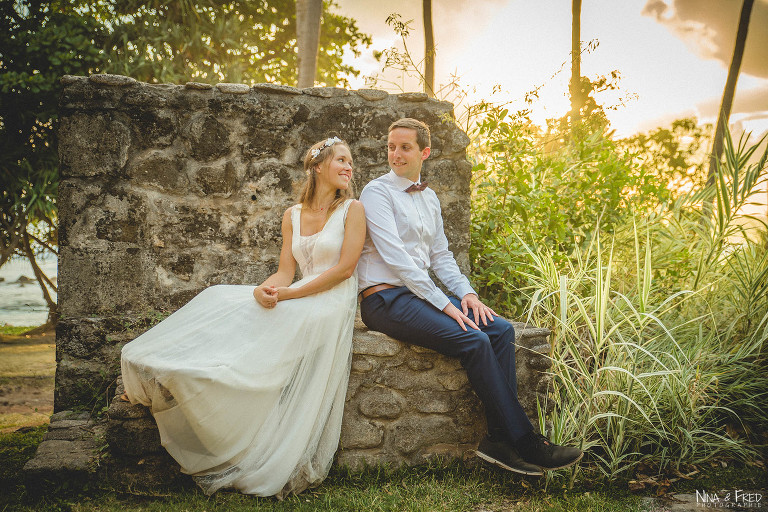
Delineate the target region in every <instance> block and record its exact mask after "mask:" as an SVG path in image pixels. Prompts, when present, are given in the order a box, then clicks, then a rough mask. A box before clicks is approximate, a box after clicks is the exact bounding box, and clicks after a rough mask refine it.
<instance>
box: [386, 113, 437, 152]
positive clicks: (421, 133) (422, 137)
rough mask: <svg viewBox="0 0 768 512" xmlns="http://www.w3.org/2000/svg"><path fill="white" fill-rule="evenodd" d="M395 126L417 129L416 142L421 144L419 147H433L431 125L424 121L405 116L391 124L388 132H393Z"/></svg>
mask: <svg viewBox="0 0 768 512" xmlns="http://www.w3.org/2000/svg"><path fill="white" fill-rule="evenodd" d="M395 128H408V129H409V130H416V144H418V145H419V149H424V148H429V147H432V138H431V136H430V135H429V126H427V125H426V124H425V123H422V122H421V121H419V120H418V119H413V118H412V117H404V118H402V119H398V120H397V121H395V122H394V123H392V124H391V125H389V130H388V131H387V133H389V132H391V131H392V130H394V129H395Z"/></svg>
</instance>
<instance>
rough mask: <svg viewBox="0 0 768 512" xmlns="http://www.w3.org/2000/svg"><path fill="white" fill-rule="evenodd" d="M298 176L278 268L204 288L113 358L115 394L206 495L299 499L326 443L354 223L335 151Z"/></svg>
mask: <svg viewBox="0 0 768 512" xmlns="http://www.w3.org/2000/svg"><path fill="white" fill-rule="evenodd" d="M304 169H305V171H306V172H307V180H306V183H305V185H304V189H303V191H302V193H301V199H300V203H299V204H297V205H295V206H292V207H291V208H288V210H286V212H285V215H283V223H282V234H283V246H282V250H281V252H280V264H279V267H278V270H277V272H276V273H274V274H272V275H271V276H270V277H269V278H268V279H267V280H266V281H264V282H263V283H262V284H261V285H259V286H258V287H256V288H255V289H254V288H253V286H248V285H217V286H211V287H209V288H207V289H205V290H203V291H202V292H200V294H198V295H197V296H196V297H195V298H193V299H192V300H191V301H190V302H189V303H187V304H186V305H184V306H183V307H182V308H181V309H179V310H178V311H176V312H175V313H173V314H172V315H171V316H169V317H168V318H166V319H165V320H164V321H162V322H161V323H159V324H158V325H156V326H154V327H153V328H152V329H150V330H149V331H147V332H145V333H144V334H142V335H141V336H139V337H138V338H136V339H135V340H133V341H131V342H130V343H128V344H127V345H125V346H124V347H123V350H122V358H121V365H122V374H123V383H124V384H125V398H126V399H128V400H130V401H131V402H132V403H140V404H143V405H146V406H148V407H149V408H150V410H151V411H152V414H153V416H154V417H155V420H156V421H157V426H158V429H159V431H160V438H161V441H162V444H163V446H164V447H165V448H166V449H167V450H168V452H169V453H170V454H171V455H172V456H173V457H174V458H175V459H176V461H178V463H179V464H180V465H181V468H182V471H183V472H184V473H188V474H190V475H193V477H194V479H195V481H196V482H197V483H198V485H199V486H200V487H201V488H202V489H203V490H204V491H205V492H206V494H211V493H213V492H215V491H216V490H217V489H220V488H224V487H234V488H235V489H237V490H239V491H241V492H243V493H248V494H256V495H260V496H271V495H276V496H278V497H280V498H282V497H284V496H286V495H288V494H290V493H298V492H301V491H302V490H304V489H306V488H307V487H309V486H314V485H317V484H319V483H320V482H321V481H322V480H323V479H324V478H325V477H326V476H327V475H328V471H329V469H330V466H331V463H332V461H333V455H334V453H335V452H336V448H337V446H338V442H339V435H340V431H341V416H342V411H343V408H344V399H345V395H346V391H347V380H348V378H349V365H350V359H351V344H352V328H353V325H354V316H355V309H356V307H357V303H356V294H357V282H356V277H355V275H354V273H355V266H356V265H357V260H358V258H359V256H360V252H361V250H362V248H363V241H364V238H365V214H364V211H363V206H362V204H360V203H359V202H358V201H356V200H354V199H352V197H353V195H352V187H351V179H352V156H351V154H350V151H349V147H348V146H347V144H346V143H345V142H343V141H342V140H340V139H338V138H337V137H332V138H329V139H327V140H324V141H320V142H318V143H316V144H314V145H313V146H312V147H311V148H310V150H309V151H308V152H307V155H306V156H305V158H304ZM297 263H298V265H299V268H300V269H301V274H302V276H303V277H302V279H301V280H299V281H296V282H295V283H293V284H291V282H292V281H293V278H294V274H295V270H296V264H297ZM254 298H255V300H254Z"/></svg>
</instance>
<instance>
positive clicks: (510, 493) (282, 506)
mask: <svg viewBox="0 0 768 512" xmlns="http://www.w3.org/2000/svg"><path fill="white" fill-rule="evenodd" d="M44 432H45V427H39V428H35V429H27V430H26V431H24V432H15V433H12V434H2V435H0V461H2V464H0V511H3V512H4V511H6V510H8V511H10V510H18V511H27V512H32V511H35V512H37V511H77V512H86V511H115V512H117V511H146V512H152V511H158V512H160V511H162V512H166V511H168V512H185V511H193V510H194V511H203V510H205V511H214V510H226V511H233V512H237V511H245V510H268V511H318V510H322V511H355V512H358V511H398V512H400V511H410V512H422V511H423V512H427V511H478V512H479V511H489V512H490V511H510V510H513V511H516V512H539V511H572V510H579V511H586V512H590V511H594V512H597V511H601V512H602V511H617V512H618V511H643V510H649V511H650V510H654V509H655V507H654V504H653V502H652V501H651V500H649V499H648V497H644V496H642V495H636V494H632V493H630V492H629V491H627V481H626V480H619V479H617V480H616V481H614V482H613V483H612V484H611V485H607V484H595V483H591V484H590V483H583V482H582V483H579V484H578V485H577V486H576V487H575V488H573V489H571V490H569V489H568V488H567V475H566V474H564V473H560V474H556V475H555V476H554V478H552V479H550V480H547V479H544V478H531V479H525V478H520V477H517V476H514V475H511V474H510V473H507V472H504V471H501V470H496V469H495V468H492V467H487V466H485V465H471V464H467V463H461V462H452V463H449V464H448V465H447V466H441V465H439V464H432V465H426V466H421V467H416V468H400V469H387V468H382V467H369V468H366V469H364V470H362V471H357V472H352V471H349V470H348V469H346V468H337V467H334V469H333V470H332V471H331V474H330V475H329V477H328V479H327V480H326V481H325V482H324V483H323V484H322V485H321V486H319V487H317V488H315V489H311V490H308V491H305V492H304V493H302V494H300V495H298V496H292V497H290V498H288V499H286V500H284V501H278V500H276V499H273V498H257V497H253V496H247V495H242V494H239V493H236V492H230V491H224V492H221V491H220V492H218V493H216V494H214V495H213V496H205V495H204V494H203V493H202V492H201V491H199V490H198V489H196V488H174V489H168V490H165V491H157V492H144V493H142V492H133V493H127V492H125V490H124V489H120V485H119V482H117V483H115V484H113V485H112V486H103V487H101V488H94V489H90V490H87V491H85V492H81V493H79V494H72V493H71V492H68V493H67V492H64V491H65V490H62V492H54V493H48V494H46V495H43V496H33V495H30V494H29V493H28V492H27V490H26V488H25V487H24V485H23V482H22V480H21V474H20V472H21V468H22V467H23V466H24V463H25V462H26V461H27V460H28V459H29V458H31V457H32V456H33V455H34V452H35V447H36V446H37V444H38V443H39V442H40V441H41V440H42V436H43V434H44ZM767 479H768V477H766V473H765V471H764V468H761V467H746V466H729V467H727V468H722V467H720V466H717V467H708V468H706V469H704V470H703V471H702V473H701V475H700V478H697V479H696V480H680V481H678V482H676V483H674V484H673V486H672V487H671V488H670V489H669V492H686V493H693V492H694V490H695V489H708V490H716V489H722V488H739V489H766V488H768V481H767ZM587 481H588V480H587ZM645 493H646V494H647V495H648V496H651V495H653V489H649V490H647V491H645Z"/></svg>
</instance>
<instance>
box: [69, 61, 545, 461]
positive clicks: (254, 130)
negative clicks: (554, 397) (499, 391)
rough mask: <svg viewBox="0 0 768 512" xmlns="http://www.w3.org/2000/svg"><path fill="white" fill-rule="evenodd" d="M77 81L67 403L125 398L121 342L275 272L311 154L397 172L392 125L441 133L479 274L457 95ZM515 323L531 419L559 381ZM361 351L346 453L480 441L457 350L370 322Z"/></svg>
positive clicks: (435, 173)
mask: <svg viewBox="0 0 768 512" xmlns="http://www.w3.org/2000/svg"><path fill="white" fill-rule="evenodd" d="M62 83H63V90H62V94H61V103H60V120H61V121H60V122H61V125H60V131H59V138H60V142H59V144H60V149H59V154H60V161H61V177H62V179H61V184H60V192H59V215H60V231H59V246H60V255H59V295H58V296H59V307H60V311H61V313H62V320H61V321H60V323H59V326H58V328H57V354H56V358H57V363H58V366H57V372H56V395H55V409H56V411H63V410H68V409H72V408H78V407H84V406H89V407H93V406H94V405H96V406H97V408H98V404H99V403H102V404H103V403H104V402H105V400H107V397H109V398H111V396H112V395H113V392H114V388H115V383H116V382H117V378H118V373H119V355H120V349H121V347H122V346H123V344H124V343H126V342H128V341H130V340H131V339H133V338H135V337H136V336H138V335H139V334H141V333H142V332H144V331H145V330H146V329H148V328H149V327H151V325H153V324H154V323H156V322H157V321H159V320H160V319H162V317H163V316H164V315H165V314H167V313H168V312H170V311H173V310H175V309H176V308H178V307H180V306H181V305H182V304H184V303H185V302H187V301H188V300H189V299H190V298H192V297H193V296H194V295H195V294H197V293H198V292H200V291H201V290H202V289H204V288H205V287H207V286H210V285H214V284H243V283H253V284H257V283H259V282H261V281H262V280H263V279H264V278H266V277H267V276H268V275H269V274H270V273H272V272H273V271H274V270H275V269H276V267H277V259H278V255H279V249H280V243H279V242H280V220H281V216H282V213H283V211H284V210H285V209H286V208H287V207H288V206H290V205H291V204H293V203H294V202H295V195H296V192H297V189H298V187H299V186H300V183H301V181H302V179H303V177H304V173H303V171H302V165H301V161H302V157H303V155H304V153H305V152H306V150H307V148H308V147H309V146H310V145H311V144H312V143H314V142H315V141H317V140H320V139H323V138H326V137H328V136H331V135H338V136H340V137H341V138H343V139H345V140H347V141H348V142H349V144H350V149H351V151H352V155H353V157H354V160H355V168H356V171H355V172H356V176H355V182H356V191H357V193H359V191H360V190H361V189H362V187H363V185H364V184H365V183H367V182H368V181H369V180H370V179H372V178H374V177H376V176H378V175H381V174H384V173H386V172H387V171H388V165H387V156H386V150H385V144H386V137H387V127H388V126H389V124H390V123H391V122H392V121H394V120H395V119H398V118H400V117H405V116H407V117H415V118H417V119H421V120H423V121H425V122H427V123H428V124H429V125H430V127H431V129H432V137H433V143H432V155H431V157H430V158H429V160H428V161H427V163H426V165H425V169H424V172H423V177H424V179H425V180H428V181H429V182H430V187H432V188H433V189H434V190H435V192H436V193H437V195H438V197H439V198H440V201H441V204H442V208H443V217H444V221H445V226H446V234H447V236H448V239H449V242H450V244H451V250H452V251H454V254H455V255H456V257H457V260H458V261H459V264H460V266H461V267H462V268H463V269H465V270H466V269H467V261H468V260H467V253H468V244H469V180H470V174H471V166H470V164H469V163H468V162H467V161H466V154H465V148H466V146H467V145H468V143H469V139H468V138H467V136H466V135H465V134H464V133H463V132H462V131H461V130H460V129H458V128H457V127H456V125H455V123H454V121H453V107H452V105H451V104H450V103H448V102H440V101H435V100H431V99H428V98H427V97H426V95H424V94H421V93H404V94H398V95H390V94H387V93H386V92H383V91H376V90H359V91H348V90H344V89H334V88H310V89H303V90H299V89H295V88H291V87H284V86H276V85H271V84H260V85H256V86H253V87H248V86H246V85H242V84H219V85H217V86H208V85H203V84H194V83H188V84H186V85H183V86H182V85H152V84H145V83H139V82H136V81H134V80H132V79H130V78H127V77H120V76H113V75H93V76H91V77H72V76H68V77H64V79H63V80H62ZM517 327H518V331H519V337H520V338H522V340H521V341H520V343H519V345H520V346H521V347H523V348H519V349H518V366H519V367H520V379H521V386H520V388H521V389H520V395H521V400H522V401H523V403H524V405H525V406H526V407H527V410H528V411H529V413H532V412H533V411H534V410H535V403H536V396H537V394H540V393H542V392H544V391H545V388H546V383H547V380H546V378H545V377H543V376H542V375H541V374H540V373H539V370H541V369H545V368H546V367H547V359H546V357H545V356H544V355H542V354H543V353H546V352H547V351H548V345H547V342H546V337H547V333H546V332H545V331H542V330H536V329H533V330H531V329H528V330H526V329H524V328H523V326H521V325H518V326H517ZM527 349H531V350H527ZM353 351H354V356H353V369H352V374H351V377H350V387H349V392H348V396H347V407H346V409H345V415H344V427H343V433H342V439H341V444H342V450H341V451H340V454H339V457H340V460H341V461H343V462H344V463H349V464H351V465H359V464H361V463H363V462H369V463H376V462H406V463H417V462H420V461H422V460H424V458H425V457H428V456H431V455H434V454H439V453H442V454H447V455H451V456H457V455H461V454H462V453H464V451H465V450H466V449H469V448H472V447H474V446H475V445H476V443H477V441H478V440H479V438H480V436H481V435H482V433H483V431H484V428H485V425H484V419H483V415H482V408H481V407H482V406H481V405H480V404H479V403H478V401H477V399H476V397H475V396H474V394H473V393H472V391H471V390H470V388H469V386H468V384H467V381H466V375H465V374H464V372H463V370H461V368H460V366H459V365H458V362H457V361H454V360H450V359H448V358H444V357H442V356H440V355H438V354H436V353H434V352H431V351H428V350H422V349H418V348H413V347H407V346H405V345H404V344H401V343H400V342H397V341H395V340H392V339H390V338H387V337H386V336H383V335H381V334H379V333H373V332H368V331H366V330H365V328H364V326H363V325H362V324H361V323H360V322H358V325H357V326H356V330H355V339H354V343H353ZM534 417H535V416H534ZM110 418H111V419H110V421H111V424H110V429H109V432H108V436H107V437H108V438H109V439H112V440H113V442H112V443H111V444H113V445H114V446H116V447H117V448H118V451H120V446H128V444H126V443H128V442H129V441H128V440H129V439H133V441H131V442H132V443H138V444H133V445H131V446H143V448H141V449H140V450H139V451H141V450H143V453H152V452H153V451H157V449H159V446H157V445H156V443H155V438H154V437H152V435H153V434H152V432H153V428H154V427H153V425H152V420H151V417H149V416H148V415H147V414H146V411H142V410H141V409H136V408H130V407H125V406H121V405H120V404H116V403H113V406H112V409H111V412H110ZM142 422H143V423H142ZM141 442H143V443H144V444H143V445H141ZM124 455H126V456H129V455H132V454H130V453H125V454H124ZM133 455H137V454H133Z"/></svg>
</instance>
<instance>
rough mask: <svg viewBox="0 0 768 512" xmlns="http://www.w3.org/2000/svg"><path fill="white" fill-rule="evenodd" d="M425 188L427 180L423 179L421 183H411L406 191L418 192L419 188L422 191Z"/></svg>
mask: <svg viewBox="0 0 768 512" xmlns="http://www.w3.org/2000/svg"><path fill="white" fill-rule="evenodd" d="M425 188H427V182H426V181H422V182H421V183H414V184H413V185H411V186H410V187H408V188H407V189H405V191H406V192H416V191H417V190H418V191H419V192H421V191H422V190H424V189H425Z"/></svg>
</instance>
